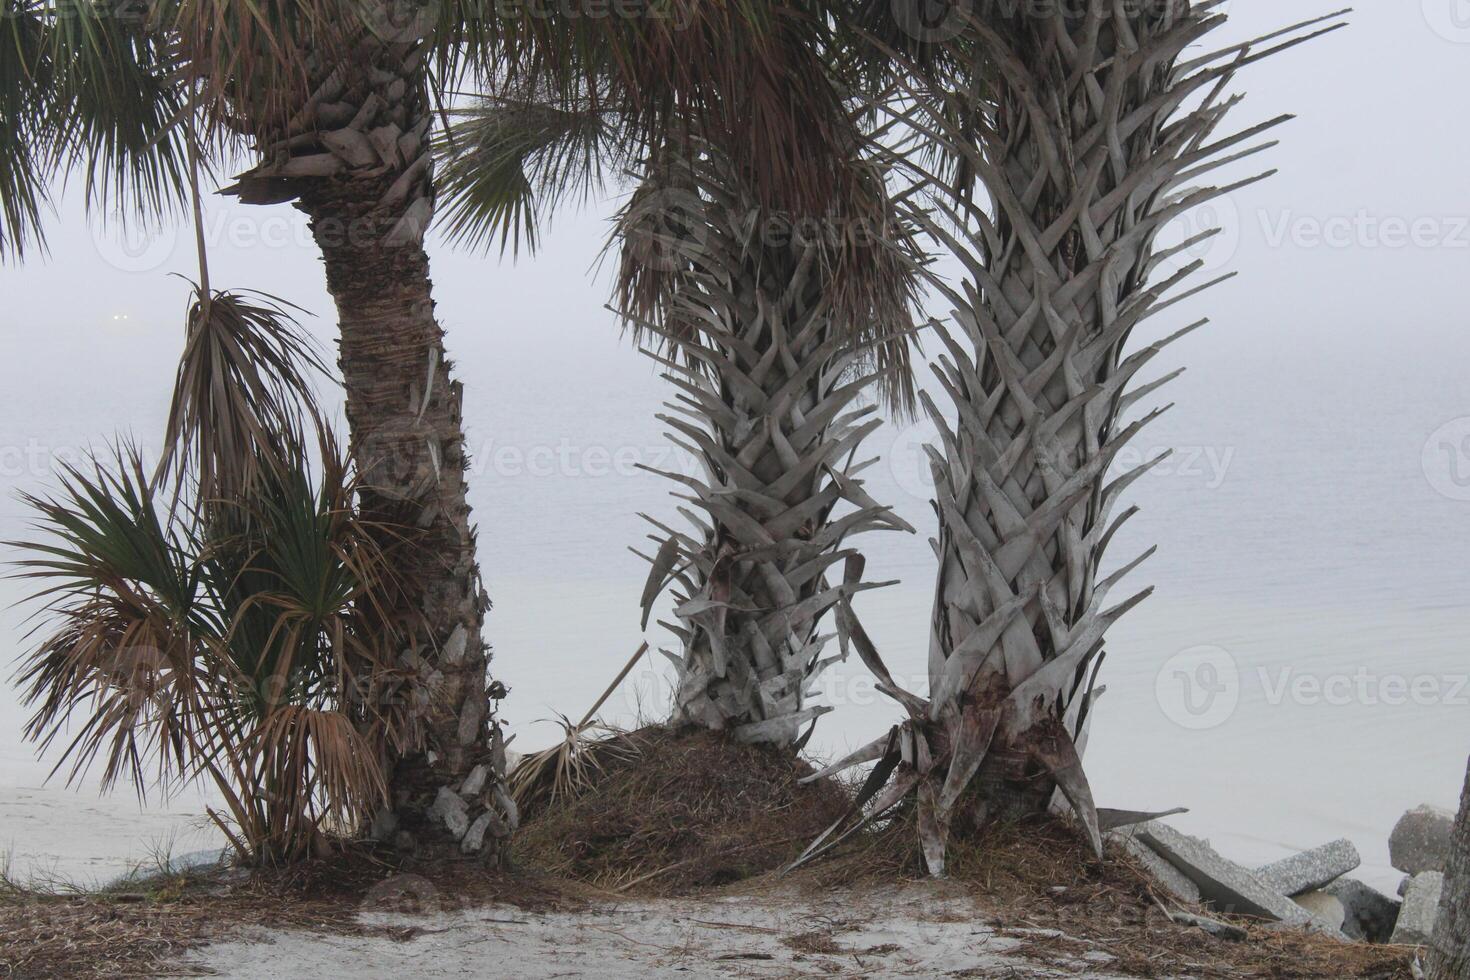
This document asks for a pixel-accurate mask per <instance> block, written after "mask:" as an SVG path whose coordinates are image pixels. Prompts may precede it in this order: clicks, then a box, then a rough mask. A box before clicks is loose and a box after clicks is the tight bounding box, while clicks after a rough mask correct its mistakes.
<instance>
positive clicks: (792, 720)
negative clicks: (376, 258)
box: [444, 27, 917, 747]
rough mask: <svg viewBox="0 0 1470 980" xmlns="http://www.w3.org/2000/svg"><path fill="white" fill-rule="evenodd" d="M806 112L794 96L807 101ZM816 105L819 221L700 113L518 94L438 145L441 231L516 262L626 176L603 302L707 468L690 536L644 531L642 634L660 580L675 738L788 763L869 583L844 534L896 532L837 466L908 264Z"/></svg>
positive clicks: (794, 67) (823, 80)
mask: <svg viewBox="0 0 1470 980" xmlns="http://www.w3.org/2000/svg"><path fill="white" fill-rule="evenodd" d="M726 30H727V32H728V27H727V28H726ZM777 37H778V38H780V37H785V39H786V40H787V42H788V44H787V51H786V57H785V58H784V59H780V63H781V65H782V70H783V71H784V72H786V73H787V75H788V77H789V78H790V80H791V83H792V84H796V83H798V82H800V81H801V80H803V79H806V78H817V79H819V80H820V81H819V83H818V84H819V85H820V86H830V87H835V86H837V84H838V83H837V80H836V78H835V72H834V71H833V67H832V66H831V65H828V64H827V63H826V62H825V61H824V59H825V58H826V57H827V56H828V55H827V53H826V51H825V49H823V48H820V47H814V48H810V49H808V50H807V51H806V53H805V54H804V55H801V56H798V55H797V54H796V52H798V51H799V50H801V46H800V44H798V43H797V42H796V40H795V39H794V38H792V37H791V36H790V32H788V33H787V34H786V35H782V34H780V33H779V32H778V33H777ZM773 43H774V42H773ZM727 49H728V46H724V47H721V48H720V49H719V50H721V51H724V50H727ZM720 77H721V81H722V83H723V82H724V81H725V79H724V77H723V76H720ZM758 77H759V76H758ZM643 84H644V85H645V86H647V87H646V89H645V90H644V91H643V92H642V93H641V99H633V101H635V102H641V103H647V104H653V105H665V104H671V105H675V106H678V105H679V104H680V102H679V91H680V89H679V87H678V86H677V85H671V83H670V82H669V80H667V79H664V78H658V77H656V78H654V79H652V80H644V81H643ZM756 88H757V90H759V89H760V86H759V85H757V86H756ZM550 91H553V92H554V91H555V88H554V86H551V87H550ZM820 96H821V93H820V92H819V93H817V96H814V97H813V99H812V100H811V101H812V102H813V103H814V104H816V105H824V104H827V103H825V102H824V100H823V98H822V97H820ZM719 98H721V99H727V98H728V94H727V93H726V92H724V91H720V92H719ZM723 104H724V103H720V105H723ZM831 104H832V111H833V112H834V113H835V116H834V117H830V118H824V119H822V120H820V131H821V132H824V133H826V134H828V135H827V137H826V140H827V141H828V142H830V144H831V145H832V146H833V148H834V151H835V148H836V147H841V152H840V153H836V152H834V155H833V156H832V157H831V158H830V162H829V165H828V166H827V167H826V171H827V177H826V180H827V182H828V183H829V184H830V185H831V187H832V188H833V190H830V191H827V192H826V193H828V194H830V195H831V196H830V198H829V200H828V204H827V206H826V208H825V210H824V211H822V212H821V213H820V214H817V215H813V213H812V212H811V211H810V210H808V209H809V207H810V202H809V201H806V200H805V199H804V198H803V197H802V194H804V193H806V192H807V189H806V188H805V187H801V186H798V187H796V188H794V189H786V190H784V191H783V192H784V193H785V194H786V195H787V196H786V197H785V198H773V199H774V200H779V201H784V202H788V203H789V206H785V207H782V206H774V205H771V204H768V203H766V200H765V199H763V198H762V193H763V190H762V183H761V178H760V177H759V176H758V175H757V174H756V173H755V172H753V170H752V166H751V164H750V163H748V162H746V160H745V158H744V157H743V156H742V155H741V151H739V150H737V149H733V148H731V146H730V144H731V142H732V138H731V136H730V134H729V130H728V128H726V127H724V126H722V125H720V124H719V123H717V122H716V121H712V119H711V118H710V113H709V111H707V107H690V108H688V109H686V110H684V112H683V113H682V114H680V113H679V112H677V111H676V112H675V113H674V114H673V116H672V118H671V119H669V120H659V121H658V122H656V123H654V124H652V125H650V124H648V123H646V122H644V121H643V120H641V119H640V118H639V116H638V114H637V111H636V110H634V111H631V112H630V111H629V110H628V109H626V108H614V107H610V106H609V104H608V100H607V98H606V95H605V93H604V91H603V89H602V88H595V89H594V90H593V91H592V93H591V94H588V93H582V94H581V96H580V97H579V98H576V99H571V100H569V99H567V98H565V97H564V96H563V97H557V96H555V95H548V86H547V85H546V84H545V83H543V82H542V81H541V80H540V79H533V80H531V81H529V82H528V83H526V84H524V85H523V86H522V88H521V89H520V90H519V91H512V92H504V91H503V92H502V93H501V94H499V95H498V96H497V97H495V98H493V99H488V100H485V101H484V102H483V103H482V104H480V105H479V106H477V107H476V108H474V109H472V110H469V111H467V112H466V113H464V114H463V118H462V119H461V121H460V122H459V123H458V124H457V125H456V126H454V127H453V128H452V129H451V131H450V133H449V134H448V136H447V138H446V140H445V142H446V145H447V150H448V156H449V164H448V166H447V167H446V176H445V182H444V183H445V187H446V189H447V190H448V192H449V197H450V204H449V208H448V213H449V215H450V227H451V228H452V229H453V230H454V231H455V232H457V233H458V234H460V235H461V236H462V237H464V238H466V239H468V240H471V241H473V242H480V243H483V242H485V241H487V240H489V239H490V238H492V237H493V236H494V234H495V233H496V232H498V233H499V236H500V240H501V243H502V247H505V246H506V245H508V244H513V245H515V246H518V245H519V244H520V242H521V241H522V240H523V239H524V240H525V241H526V242H527V244H528V245H531V246H534V244H535V240H536V236H537V233H538V232H537V229H538V223H539V222H540V221H541V220H543V219H544V218H545V217H546V216H547V215H548V214H549V213H550V212H553V211H554V210H555V209H556V206H557V205H558V204H559V203H560V202H561V201H562V200H564V199H566V198H567V197H569V196H577V195H578V194H579V193H585V192H586V191H587V190H589V189H590V188H591V187H593V186H595V185H598V184H600V183H601V182H602V177H603V175H604V174H606V173H607V172H609V171H614V172H616V171H619V170H621V169H624V168H632V169H636V170H637V171H638V172H639V174H640V179H639V183H638V186H637V188H636V190H635V192H634V193H633V195H632V198H631V200H630V203H629V205H628V206H627V208H626V209H625V210H624V212H623V213H622V214H621V215H620V218H619V225H618V229H617V234H616V240H617V242H618V244H619V248H620V281H619V289H618V292H619V302H618V308H619V310H620V311H621V312H622V313H623V314H624V316H625V317H626V319H627V322H628V323H629V324H630V325H631V326H632V329H633V333H634V335H635V337H636V338H638V339H640V340H651V341H652V342H653V346H654V347H655V348H658V350H657V351H655V352H654V353H655V356H656V357H657V359H658V360H659V362H660V363H661V364H662V365H664V367H665V368H666V369H667V372H668V373H667V374H666V375H665V377H666V378H667V379H668V380H669V381H670V383H671V384H673V385H674V386H675V387H676V388H677V389H678V393H677V395H676V396H675V401H674V402H671V403H669V405H668V407H669V408H670V409H671V410H672V411H673V412H674V413H675V414H674V415H667V416H660V419H661V420H662V421H663V422H664V423H665V424H666V425H668V426H669V428H670V429H672V430H673V432H674V433H675V434H674V435H673V436H671V438H672V439H673V441H674V442H675V444H676V445H678V446H679V447H681V448H683V449H686V450H687V451H689V452H691V453H692V454H694V455H695V456H696V457H697V458H698V459H699V460H700V461H701V463H702V465H703V469H704V478H703V479H702V480H699V479H694V478H690V477H686V476H684V475H682V474H673V473H669V474H666V475H668V476H670V477H672V478H673V479H674V480H676V481H677V482H679V483H680V485H681V486H680V490H681V491H686V492H681V493H680V494H679V495H680V496H681V497H682V498H683V499H685V500H687V501H689V502H690V503H691V504H692V505H693V507H694V508H695V509H697V510H699V511H701V512H702V514H701V515H699V516H696V514H695V513H694V512H693V511H691V510H689V509H687V508H686V509H684V510H683V513H684V514H685V516H687V517H688V518H689V519H690V520H691V522H692V523H693V529H692V530H691V531H688V532H684V531H678V530H675V529H674V528H672V527H670V526H668V525H666V524H663V523H660V522H658V521H653V519H652V518H649V520H650V521H652V522H653V523H654V524H655V526H656V527H657V528H658V530H659V532H660V534H659V535H657V536H655V541H656V543H657V545H658V548H657V553H656V555H652V556H649V555H645V556H644V557H645V558H647V559H648V560H649V561H650V562H651V564H652V570H651V574H650V578H649V581H648V584H647V587H646V588H645V591H644V594H643V602H642V604H643V608H644V620H643V625H644V627H646V626H647V623H648V618H649V614H650V610H651V606H652V603H653V602H654V600H655V599H656V598H657V597H658V595H659V594H660V592H661V591H662V590H663V588H664V587H665V586H667V585H669V584H670V583H675V584H677V585H678V586H679V588H680V589H681V594H679V595H678V596H677V610H676V614H677V616H678V618H679V619H680V621H681V622H680V624H679V625H670V628H671V629H672V630H673V631H674V633H675V634H676V636H678V638H679V639H680V642H681V647H682V649H681V652H680V654H678V655H673V654H670V656H671V657H672V659H673V660H674V662H675V664H676V667H677V669H678V673H679V685H678V687H679V689H678V693H677V695H676V704H675V717H674V722H675V724H676V725H695V726H701V727H705V728H709V729H715V730H729V731H731V732H732V733H733V734H734V736H735V737H737V738H740V739H743V740H747V741H759V742H769V743H775V744H778V745H782V746H786V747H791V746H794V745H796V744H797V742H798V739H799V737H800V733H801V728H802V725H803V723H805V722H807V721H809V720H812V719H814V718H815V717H816V716H817V715H819V714H821V713H822V712H823V711H825V710H830V709H826V708H818V707H812V706H809V705H808V704H807V700H808V695H809V691H810V688H811V686H812V684H813V682H814V681H815V679H816V677H817V674H818V673H819V671H820V670H821V669H822V668H823V667H824V666H826V664H827V663H829V662H830V661H829V660H826V659H823V656H822V653H823V650H824V648H825V647H826V645H827V643H828V642H829V641H830V639H831V637H830V636H825V637H824V636H820V635H819V634H818V631H817V626H818V623H819V621H820V620H821V619H822V617H823V616H824V615H825V613H826V612H828V611H829V610H831V609H833V608H837V609H838V611H839V613H840V615H839V617H838V624H837V627H838V628H837V632H836V635H837V636H838V637H839V639H840V642H841V645H842V647H843V649H844V650H845V649H846V648H847V644H848V637H849V633H850V632H851V631H852V630H853V629H857V628H859V627H857V626H856V621H855V617H853V615H852V612H851V609H850V607H849V605H848V600H850V599H851V597H852V595H853V594H854V593H856V592H857V591H860V590H862V589H865V588H870V587H872V586H871V585H868V584H864V583H862V582H861V566H862V563H861V558H860V555H859V554H858V552H856V551H855V550H853V549H852V548H850V547H848V546H847V545H846V540H847V538H848V537H849V536H851V535H853V534H856V533H859V532H862V531H865V530H871V529H879V528H896V529H906V530H912V529H910V528H908V526H907V525H906V524H904V523H903V522H902V521H900V520H898V519H897V518H895V517H893V515H892V514H891V513H890V511H889V510H888V508H886V507H882V506H880V505H879V504H877V502H875V501H874V500H872V499H871V498H870V497H869V496H868V495H867V494H866V492H865V491H864V490H863V485H862V481H861V480H860V479H858V478H857V473H858V471H859V470H860V469H861V468H862V466H864V465H866V464H865V463H855V462H854V459H855V453H856V452H857V450H858V448H859V445H860V443H861V441H862V440H863V438H864V437H865V436H866V435H868V434H869V433H870V432H872V430H873V429H874V428H876V427H877V426H878V425H879V424H880V421H879V420H878V419H877V418H876V417H873V416H874V413H875V412H876V406H874V405H869V406H866V407H856V401H857V399H859V398H860V396H861V395H862V394H863V392H864V391H865V390H866V389H868V388H870V387H872V386H874V383H875V382H877V383H878V384H877V387H878V388H879V389H880V390H881V391H882V393H883V394H884V395H885V397H886V398H887V400H888V401H889V403H890V404H893V405H895V406H898V407H900V408H904V407H906V406H907V405H909V404H911V402H912V387H911V379H910V371H909V366H908V345H909V342H910V339H911V334H912V319H911V306H912V302H913V299H914V296H915V292H916V288H915V287H916V282H917V261H916V259H915V256H914V250H913V248H912V243H911V241H910V230H909V228H908V227H906V226H905V224H904V223H903V222H901V221H899V220H898V217H897V212H896V207H895V204H894V202H893V200H892V198H891V197H890V195H889V193H888V188H887V186H886V184H885V177H886V174H885V173H884V172H883V171H882V170H881V169H880V168H879V167H878V165H877V164H876V163H875V162H874V154H873V153H872V152H871V149H870V148H868V147H867V146H866V144H865V141H864V139H863V137H862V133H861V131H860V130H859V128H858V125H857V120H856V119H855V118H854V117H853V116H852V115H851V114H850V113H849V111H848V109H847V107H846V106H844V105H842V104H841V103H840V102H836V101H834V102H833V103H831ZM806 111H807V114H808V115H815V113H814V111H813V110H812V109H808V110H806ZM813 124H814V125H816V120H814V123H813ZM839 134H840V136H839ZM734 142H736V143H739V142H740V141H738V140H736V141H734ZM741 145H744V144H741ZM821 145H822V144H821V143H814V144H811V145H807V146H805V147H804V152H807V153H813V152H815V151H814V149H813V147H814V146H815V147H820V146H821ZM744 152H748V150H746V151H744ZM635 161H641V163H638V164H635ZM838 189H840V192H839V190H838ZM804 216H805V220H804ZM849 505H850V507H851V510H850V512H847V513H841V515H840V516H839V510H840V508H843V507H846V506H849ZM839 564H845V568H844V576H843V579H842V580H840V581H837V582H835V583H834V582H832V581H830V580H829V579H830V574H829V573H830V572H831V570H832V569H833V568H834V567H835V566H837V565H839Z"/></svg>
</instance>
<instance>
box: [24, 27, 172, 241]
mask: <svg viewBox="0 0 1470 980" xmlns="http://www.w3.org/2000/svg"><path fill="white" fill-rule="evenodd" d="M63 6H64V8H65V9H64V11H62V12H61V13H59V14H57V15H55V16H52V17H50V18H49V19H47V21H46V22H45V29H44V32H43V47H42V58H43V61H42V64H41V65H40V80H41V81H42V82H43V83H44V84H46V85H47V86H48V87H49V88H50V90H51V98H50V108H51V112H50V114H49V115H48V116H47V118H46V119H45V120H44V125H45V133H44V136H45V141H46V145H47V150H48V152H49V153H50V163H51V165H52V166H53V167H55V168H56V169H57V171H58V173H60V174H61V175H63V176H65V175H66V174H67V173H68V172H77V173H79V174H80V175H81V176H82V178H83V180H84V184H85V190H86V198H87V202H88V205H89V206H90V207H93V208H96V207H105V208H106V209H108V210H109V211H110V212H112V213H117V214H121V215H125V216H134V217H139V218H142V219H144V220H157V219H158V218H159V217H162V216H167V215H169V214H170V213H172V212H174V211H175V210H177V209H179V208H180V206H181V205H182V204H183V202H184V200H185V198H186V194H187V191H188V186H189V183H188V170H187V143H186V141H185V139H186V137H185V132H186V130H185V128H184V126H183V125H182V124H183V123H184V122H185V116H186V114H187V111H188V106H189V99H188V94H187V89H186V88H185V85H184V80H183V78H182V76H181V75H180V72H179V66H178V64H177V62H176V60H175V58H174V57H173V56H172V55H171V54H170V49H169V46H168V39H167V38H166V36H161V35H159V34H157V33H155V32H153V31H151V30H149V29H148V28H149V27H150V25H149V24H147V23H146V22H145V21H144V19H143V16H142V15H141V14H138V15H136V16H128V15H127V12H126V10H120V9H119V7H118V5H116V4H111V3H75V4H66V5H63Z"/></svg>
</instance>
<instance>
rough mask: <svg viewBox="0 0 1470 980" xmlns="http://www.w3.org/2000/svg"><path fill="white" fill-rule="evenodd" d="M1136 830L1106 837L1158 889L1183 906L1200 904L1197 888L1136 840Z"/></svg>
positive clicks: (1131, 829) (1152, 850)
mask: <svg viewBox="0 0 1470 980" xmlns="http://www.w3.org/2000/svg"><path fill="white" fill-rule="evenodd" d="M1135 829H1136V828H1129V829H1128V830H1117V831H1114V832H1113V833H1111V834H1109V835H1108V840H1110V841H1114V842H1115V843H1117V844H1118V846H1120V847H1122V848H1123V850H1124V851H1125V852H1127V854H1128V856H1129V857H1131V858H1133V860H1135V861H1137V862H1138V863H1139V864H1141V865H1142V866H1143V868H1144V870H1145V871H1147V872H1148V873H1149V875H1150V876H1151V877H1152V878H1153V879H1154V881H1156V882H1158V884H1159V887H1160V888H1162V889H1163V890H1164V891H1166V892H1168V893H1169V894H1170V895H1171V896H1173V897H1174V898H1175V899H1176V900H1177V901H1179V902H1182V903H1184V904H1185V905H1198V904H1199V903H1200V897H1201V896H1200V893H1199V886H1198V885H1196V884H1195V883H1194V882H1192V881H1190V880H1189V878H1187V877H1186V876H1185V875H1184V873H1183V872H1182V871H1180V870H1179V869H1178V868H1176V867H1174V865H1172V864H1170V863H1169V862H1168V861H1165V860H1164V859H1163V858H1162V857H1160V856H1159V854H1158V852H1157V851H1155V850H1154V849H1153V848H1151V847H1149V846H1148V845H1147V844H1145V843H1144V842H1143V841H1141V840H1139V839H1138V836H1137V835H1136V834H1135V833H1134V830H1135Z"/></svg>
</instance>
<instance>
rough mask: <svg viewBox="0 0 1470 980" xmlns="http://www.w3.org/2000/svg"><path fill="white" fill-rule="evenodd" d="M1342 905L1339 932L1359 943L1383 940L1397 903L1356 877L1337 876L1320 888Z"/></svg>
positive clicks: (1390, 932) (1395, 916) (1394, 917)
mask: <svg viewBox="0 0 1470 980" xmlns="http://www.w3.org/2000/svg"><path fill="white" fill-rule="evenodd" d="M1322 890H1323V891H1324V892H1326V893H1327V894H1329V895H1331V896H1332V897H1333V898H1336V899H1337V900H1338V901H1339V902H1341V903H1342V905H1343V911H1344V913H1345V914H1344V918H1343V926H1342V931H1343V932H1345V933H1347V935H1348V938H1350V939H1356V940H1358V941H1360V942H1369V943H1386V942H1388V941H1389V939H1390V938H1391V937H1392V936H1393V927H1394V923H1396V922H1398V919H1399V903H1398V902H1396V901H1394V900H1393V899H1391V898H1389V897H1388V896H1387V895H1385V894H1383V893H1382V892H1380V891H1379V890H1378V889H1376V888H1371V887H1369V886H1368V885H1365V884H1363V883H1362V882H1361V881H1359V880H1358V879H1356V878H1339V879H1337V880H1336V881H1334V882H1333V883H1332V884H1330V885H1328V886H1327V887H1326V888H1324V889H1322Z"/></svg>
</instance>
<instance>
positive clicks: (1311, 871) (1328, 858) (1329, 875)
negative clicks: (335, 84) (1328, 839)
mask: <svg viewBox="0 0 1470 980" xmlns="http://www.w3.org/2000/svg"><path fill="white" fill-rule="evenodd" d="M1362 863H1363V858H1362V857H1361V856H1360V855H1359V854H1358V849H1357V848H1356V847H1354V846H1353V842H1352V841H1350V840H1335V841H1333V842H1332V843H1330V844H1323V845H1322V846H1321V847H1314V848H1312V849H1311V850H1310V851H1302V852H1301V853H1300V854H1294V855H1292V856H1291V857H1289V858H1284V859H1282V860H1280V861H1275V862H1272V863H1271V864H1268V865H1266V866H1265V867H1263V868H1257V869H1256V875H1257V877H1259V878H1260V879H1261V880H1262V881H1263V882H1265V883H1266V887H1267V888H1270V889H1271V890H1272V891H1276V892H1280V893H1281V894H1283V895H1300V894H1302V893H1303V892H1311V891H1316V890H1318V889H1320V888H1322V887H1323V886H1324V885H1328V884H1331V883H1332V882H1334V881H1336V880H1337V879H1338V878H1341V877H1342V876H1343V875H1345V874H1347V873H1348V872H1349V871H1354V870H1356V869H1357V867H1358V866H1359V865H1360V864H1362Z"/></svg>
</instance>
